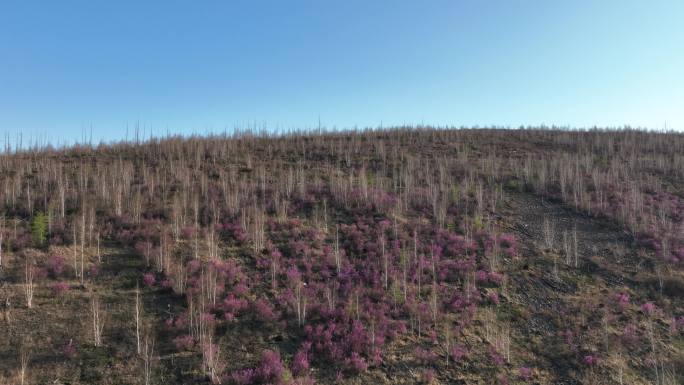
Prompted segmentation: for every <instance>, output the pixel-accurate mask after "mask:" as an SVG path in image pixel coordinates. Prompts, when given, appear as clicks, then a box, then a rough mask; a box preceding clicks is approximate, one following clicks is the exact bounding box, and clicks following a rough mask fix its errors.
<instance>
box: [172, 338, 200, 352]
mask: <svg viewBox="0 0 684 385" xmlns="http://www.w3.org/2000/svg"><path fill="white" fill-rule="evenodd" d="M173 344H174V345H175V346H176V349H178V350H190V349H192V348H193V346H195V339H194V338H192V336H191V335H185V336H179V337H176V338H174V339H173Z"/></svg>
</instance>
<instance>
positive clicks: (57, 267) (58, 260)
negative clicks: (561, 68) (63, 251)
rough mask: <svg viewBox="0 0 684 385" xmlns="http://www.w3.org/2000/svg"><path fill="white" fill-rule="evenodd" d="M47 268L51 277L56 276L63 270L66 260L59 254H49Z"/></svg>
mask: <svg viewBox="0 0 684 385" xmlns="http://www.w3.org/2000/svg"><path fill="white" fill-rule="evenodd" d="M47 265H48V270H49V272H50V276H51V277H52V278H57V277H58V276H59V275H60V274H62V272H63V271H64V267H65V265H66V261H65V259H64V257H63V256H61V255H51V256H50V258H49V259H48V262H47Z"/></svg>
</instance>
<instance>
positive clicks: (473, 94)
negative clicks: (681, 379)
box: [0, 0, 684, 142]
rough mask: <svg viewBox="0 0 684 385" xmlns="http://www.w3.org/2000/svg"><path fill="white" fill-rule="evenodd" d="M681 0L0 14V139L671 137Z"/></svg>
mask: <svg viewBox="0 0 684 385" xmlns="http://www.w3.org/2000/svg"><path fill="white" fill-rule="evenodd" d="M683 69H684V1H682V0H648V1H647V0H643V1H634V0H573V1H549V0H537V1H533V0H527V1H525V0H499V1H495V0H463V1H457V0H448V1H430V0H425V1H398V0H395V1H389V0H388V1H370V0H343V1H342V0H340V1H332V0H329V1H324V0H318V1H313V0H312V1H298V0H291V1H285V0H283V1H259V0H250V1H169V0H166V1H96V0H87V1H86V0H84V1H69V0H63V1H41V2H35V1H27V0H15V1H13V0H3V1H2V2H0V132H5V133H10V134H12V135H16V133H18V132H23V135H24V138H25V140H27V139H28V138H30V137H42V138H49V139H50V140H52V141H55V142H58V141H68V140H73V139H79V138H81V137H82V134H83V132H84V131H85V132H89V131H90V127H91V126H92V131H93V137H94V139H101V138H104V139H106V140H111V139H117V138H122V137H123V136H124V135H125V133H126V125H128V126H129V127H134V126H135V124H136V122H139V124H140V126H141V127H145V129H146V130H147V131H148V132H149V130H152V131H153V132H155V133H157V134H163V133H166V132H167V131H170V132H173V133H192V132H198V133H203V132H206V131H212V130H213V131H223V130H224V129H225V128H228V129H229V130H231V129H232V128H233V127H234V126H236V125H238V126H242V127H244V126H246V125H249V124H254V123H255V122H256V123H258V124H264V123H265V124H266V125H267V127H269V128H271V129H276V128H292V127H303V128H306V127H309V128H310V127H315V126H317V125H318V119H319V117H320V120H321V123H322V124H323V125H324V126H327V127H333V126H336V127H351V126H355V125H358V126H378V125H380V124H381V122H382V124H383V125H385V126H387V125H395V124H402V123H408V124H417V123H421V122H422V123H426V124H428V123H429V124H439V125H458V126H460V125H468V126H470V125H481V126H482V125H505V126H518V125H521V124H524V125H528V124H529V125H537V124H542V123H544V124H547V125H551V124H556V125H570V126H580V127H581V126H592V125H599V126H621V125H623V124H631V125H633V126H646V127H650V128H663V126H664V125H665V122H667V125H668V127H670V128H679V129H684V96H683V95H682V93H683V91H684V70H683Z"/></svg>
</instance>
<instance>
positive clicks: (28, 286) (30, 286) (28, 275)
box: [24, 255, 35, 309]
mask: <svg viewBox="0 0 684 385" xmlns="http://www.w3.org/2000/svg"><path fill="white" fill-rule="evenodd" d="M34 289H35V285H34V282H33V266H32V265H31V263H30V258H29V256H28V255H27V256H26V266H25V269H24V294H25V296H26V306H27V307H28V308H29V309H30V308H31V307H33V291H34Z"/></svg>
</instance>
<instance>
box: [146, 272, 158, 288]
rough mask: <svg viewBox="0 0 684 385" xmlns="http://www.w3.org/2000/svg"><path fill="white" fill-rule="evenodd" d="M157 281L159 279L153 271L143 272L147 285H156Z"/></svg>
mask: <svg viewBox="0 0 684 385" xmlns="http://www.w3.org/2000/svg"><path fill="white" fill-rule="evenodd" d="M156 281H157V279H156V278H155V277H154V274H152V273H145V274H143V283H144V284H145V286H147V287H151V286H154V283H155V282H156Z"/></svg>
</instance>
